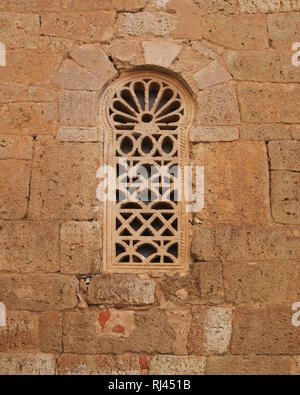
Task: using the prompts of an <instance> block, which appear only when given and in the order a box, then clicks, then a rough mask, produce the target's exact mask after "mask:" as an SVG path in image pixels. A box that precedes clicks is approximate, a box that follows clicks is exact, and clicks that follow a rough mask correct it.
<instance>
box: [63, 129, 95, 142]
mask: <svg viewBox="0 0 300 395" xmlns="http://www.w3.org/2000/svg"><path fill="white" fill-rule="evenodd" d="M57 138H58V139H59V140H60V141H74V142H76V141H82V142H84V141H101V132H100V131H99V129H98V128H84V127H72V126H61V127H60V128H59V130H58V132H57Z"/></svg>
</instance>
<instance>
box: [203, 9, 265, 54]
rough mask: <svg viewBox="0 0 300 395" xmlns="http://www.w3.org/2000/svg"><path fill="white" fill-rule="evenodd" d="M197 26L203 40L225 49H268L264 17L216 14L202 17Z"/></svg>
mask: <svg viewBox="0 0 300 395" xmlns="http://www.w3.org/2000/svg"><path fill="white" fill-rule="evenodd" d="M199 24H201V29H202V32H203V37H204V38H206V39H207V40H208V41H211V42H213V43H216V44H218V45H223V46H225V47H227V48H231V49H259V48H267V47H268V37H267V21H266V18H265V16H264V15H236V16H224V15H221V14H220V13H216V14H209V15H207V16H204V17H203V18H202V19H201V20H200V21H199ZM254 26H255V28H253V27H254Z"/></svg>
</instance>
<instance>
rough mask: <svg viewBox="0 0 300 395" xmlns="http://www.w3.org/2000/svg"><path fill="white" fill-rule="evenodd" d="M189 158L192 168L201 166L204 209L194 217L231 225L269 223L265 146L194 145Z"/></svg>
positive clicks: (234, 142) (235, 144)
mask: <svg viewBox="0 0 300 395" xmlns="http://www.w3.org/2000/svg"><path fill="white" fill-rule="evenodd" d="M246 153H247V160H246V161H245V154H246ZM192 158H193V160H194V161H193V162H194V164H195V165H197V166H204V178H205V182H204V188H205V190H204V193H205V200H204V209H203V210H202V211H201V212H200V213H195V215H196V217H197V218H199V219H200V220H201V221H206V220H207V221H209V222H227V223H228V222H230V223H232V224H233V223H236V224H241V223H264V222H268V221H269V220H270V208H269V171H268V159H267V151H266V147H265V145H264V143H262V142H250V141H247V142H246V141H233V142H230V143H209V144H197V145H195V146H193V151H192ZM237 169H239V171H238V172H237Z"/></svg>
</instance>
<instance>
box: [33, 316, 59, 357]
mask: <svg viewBox="0 0 300 395" xmlns="http://www.w3.org/2000/svg"><path fill="white" fill-rule="evenodd" d="M62 324H63V313H62V312H58V311H46V312H42V313H41V314H40V316H39V339H40V349H41V351H43V352H53V353H60V352H62V344H61V343H62V342H61V339H62V331H63V328H62Z"/></svg>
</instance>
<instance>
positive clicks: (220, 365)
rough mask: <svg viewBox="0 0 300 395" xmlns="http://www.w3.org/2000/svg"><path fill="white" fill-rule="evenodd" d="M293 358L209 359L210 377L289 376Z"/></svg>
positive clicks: (245, 357) (248, 357)
mask: <svg viewBox="0 0 300 395" xmlns="http://www.w3.org/2000/svg"><path fill="white" fill-rule="evenodd" d="M290 366H291V358H290V357H285V356H264V355H243V356H236V355H228V356H224V357H208V359H207V371H206V374H208V375H270V374H271V375H288V374H289V373H290Z"/></svg>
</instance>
